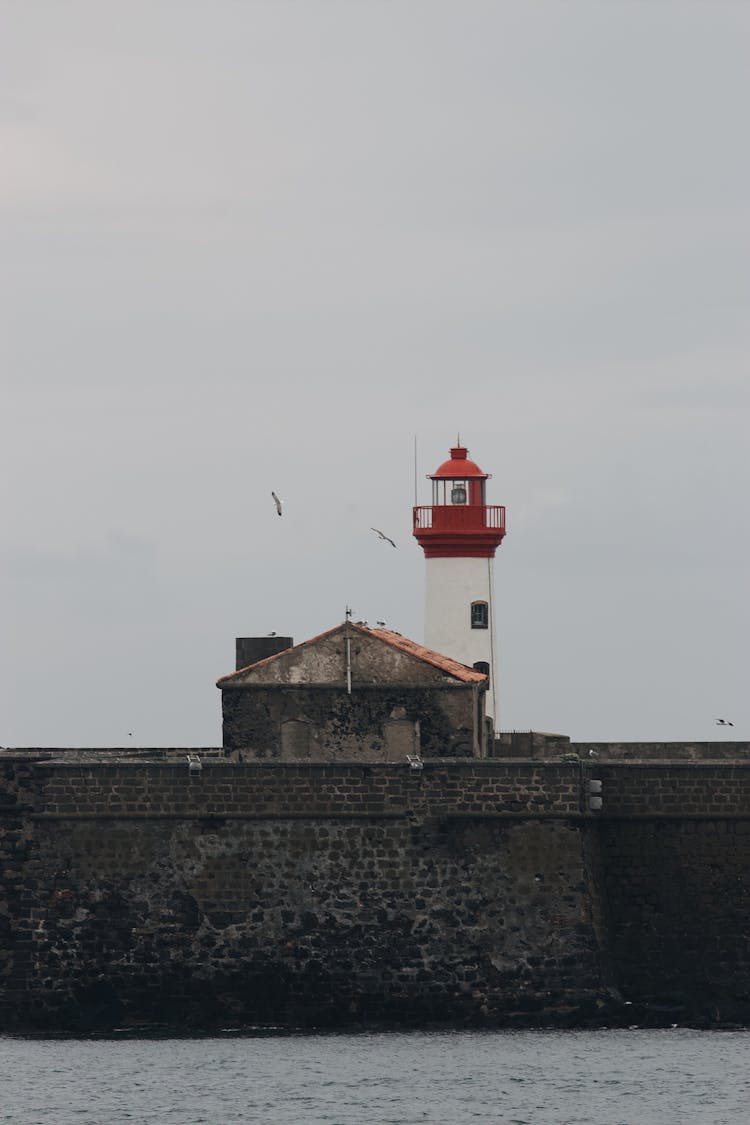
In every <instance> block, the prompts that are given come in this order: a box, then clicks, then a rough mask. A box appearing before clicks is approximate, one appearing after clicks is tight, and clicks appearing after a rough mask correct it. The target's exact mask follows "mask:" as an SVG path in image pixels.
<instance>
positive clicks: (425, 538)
mask: <svg viewBox="0 0 750 1125" xmlns="http://www.w3.org/2000/svg"><path fill="white" fill-rule="evenodd" d="M468 452H469V451H468V449H467V448H466V446H464V445H455V446H454V447H453V448H452V449H451V455H450V458H449V460H447V461H443V463H442V465H440V467H439V468H438V469H437V470H436V472H434V473H429V474H428V476H429V479H430V480H431V481H432V504H431V505H430V506H429V507H415V508H414V536H415V538H416V540H417V542H418V543H419V545H420V547H421V548H422V549H423V551H424V553H425V557H426V558H428V559H430V558H492V557H493V556H494V554H495V551H496V550H497V548H498V547H499V546H500V544H501V543H502V541H503V536H504V535H505V508H503V507H501V506H500V505H497V504H486V503H485V482H486V481H487V480H489V478H490V474H489V473H483V472H482V470H481V469H480V468H479V466H478V465H477V464H476V463H475V462H474V461H470V460H469V458H468Z"/></svg>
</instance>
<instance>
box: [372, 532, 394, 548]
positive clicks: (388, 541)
mask: <svg viewBox="0 0 750 1125" xmlns="http://www.w3.org/2000/svg"><path fill="white" fill-rule="evenodd" d="M370 531H374V532H375V534H376V535H379V536H380V538H381V539H384V540H385V541H386V543H390V545H391V546H392V547H395V546H396V544H395V543H394V542H393V540H392V539H389V538H388V536H387V535H384V534H383V532H382V531H380V530H379V528H377V527H371V528H370Z"/></svg>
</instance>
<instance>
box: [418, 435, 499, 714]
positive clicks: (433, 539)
mask: <svg viewBox="0 0 750 1125" xmlns="http://www.w3.org/2000/svg"><path fill="white" fill-rule="evenodd" d="M490 475H491V474H489V473H484V472H482V470H481V469H480V468H479V466H478V465H477V464H476V463H475V462H474V461H470V460H469V451H468V449H467V448H466V447H465V446H463V445H461V444H460V439H459V444H457V445H455V446H454V447H453V448H452V449H451V451H450V457H449V459H448V460H447V461H444V462H443V463H442V465H441V466H440V467H439V468H438V469H437V470H436V471H435V472H434V473H430V474H428V479H429V480H431V481H432V504H430V505H428V506H415V508H414V536H415V538H416V540H417V542H418V543H419V545H420V547H421V548H422V550H423V551H424V555H425V560H426V583H425V625H424V639H425V644H426V645H427V646H428V648H431V649H434V650H435V651H436V652H442V653H445V655H446V656H452V657H453V658H454V660H459V661H461V663H462V664H468V665H470V666H472V667H474V668H476V669H477V671H480V672H484V673H485V675H487V676H489V680H490V683H489V690H488V692H487V707H486V713H487V716H488V717H491V718H492V719H493V720H494V721H495V722H496V721H497V685H496V677H495V597H494V560H495V551H496V550H497V548H498V547H499V546H500V544H501V543H502V541H503V537H504V535H505V508H504V507H502V506H501V505H499V504H488V503H487V497H486V484H487V481H488V480H489V478H490Z"/></svg>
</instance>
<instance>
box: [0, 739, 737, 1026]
mask: <svg viewBox="0 0 750 1125" xmlns="http://www.w3.org/2000/svg"><path fill="white" fill-rule="evenodd" d="M181 757H183V759H184V755H181ZM202 765H203V768H202V770H201V772H200V773H197V774H195V773H190V772H189V771H188V768H187V763H186V762H185V761H184V760H179V759H175V760H172V761H169V760H161V761H151V762H148V763H144V762H137V761H130V762H128V761H122V760H112V757H111V756H107V755H104V754H99V755H98V757H97V755H94V754H89V755H86V754H85V753H83V752H77V753H75V754H74V755H73V760H64V759H62V760H61V759H49V758H45V757H43V756H40V755H37V756H36V757H35V756H32V755H27V756H24V755H18V756H15V757H14V756H12V755H11V756H8V755H5V754H4V755H2V756H0V871H2V876H3V879H2V884H1V888H2V889H0V1027H5V1028H13V1027H23V1028H30V1027H31V1028H33V1027H39V1028H44V1029H50V1028H54V1029H72V1030H78V1031H80V1030H87V1029H94V1028H97V1027H101V1028H106V1027H111V1026H113V1025H122V1024H124V1025H131V1026H132V1025H139V1024H142V1023H159V1022H161V1023H165V1024H168V1025H169V1026H190V1025H192V1026H196V1027H197V1026H200V1027H215V1026H230V1025H247V1024H253V1023H256V1024H257V1023H260V1024H267V1023H272V1024H276V1025H285V1026H289V1025H296V1026H343V1025H352V1024H354V1025H357V1024H360V1025H368V1024H392V1025H398V1026H406V1025H415V1024H419V1025H424V1024H425V1023H448V1024H452V1025H472V1026H473V1025H490V1026H525V1025H535V1026H546V1025H550V1024H554V1025H558V1026H581V1025H587V1024H597V1023H602V1022H607V1023H618V1022H625V1023H635V1022H639V1023H641V1022H645V1023H649V1022H650V1023H660V1022H675V1021H677V1020H680V1021H689V1022H697V1023H710V1022H711V1021H714V1022H719V1021H722V1020H723V1021H727V1020H737V1021H747V1020H748V1019H750V975H749V974H750V970H749V968H748V959H749V952H748V938H747V934H748V933H750V901H749V894H748V890H747V888H746V885H745V883H746V879H745V872H746V870H747V865H748V861H750V788H749V785H750V763H748V764H746V763H744V762H733V763H721V762H713V763H701V764H698V765H692V764H687V763H665V764H662V765H661V766H658V765H656V764H651V765H649V764H644V763H638V764H630V763H627V762H625V763H599V762H591V763H576V762H554V763H544V762H538V761H519V760H507V761H497V760H489V761H477V760H468V759H457V760H446V759H434V760H432V761H425V763H424V768H423V769H422V770H411V769H410V768H409V766H408V764H407V763H403V764H394V763H385V762H374V763H373V762H371V763H364V762H351V763H335V764H334V763H326V764H323V763H314V762H300V763H290V762H270V761H265V762H261V761H255V762H248V763H229V762H227V761H226V760H225V759H222V758H219V757H211V756H210V755H205V756H204V757H203V762H202ZM592 778H593V779H595V780H601V782H602V799H603V807H602V811H601V812H597V813H592V812H590V811H589V810H588V797H587V792H588V781H589V780H591V779H592ZM691 981H692V982H694V987H693V986H692V985H691Z"/></svg>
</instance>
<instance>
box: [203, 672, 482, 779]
mask: <svg viewBox="0 0 750 1125" xmlns="http://www.w3.org/2000/svg"><path fill="white" fill-rule="evenodd" d="M222 711H223V729H224V737H223V740H224V746H225V747H226V748H227V749H228V750H229V751H239V752H241V754H242V756H243V757H244V758H247V757H253V758H285V759H297V758H310V759H313V760H317V761H333V760H342V759H343V760H347V759H360V760H362V761H372V760H373V759H378V758H380V759H385V760H390V761H399V762H403V761H405V758H406V755H407V754H421V755H422V756H423V757H449V758H453V757H481V756H483V747H482V741H483V738H484V729H483V725H482V723H481V721H480V716H479V692H478V688H477V686H476V685H475V684H467V685H458V684H448V685H442V684H439V683H436V684H434V685H430V686H421V687H415V686H413V685H409V684H401V685H399V684H383V685H377V686H375V685H361V684H360V685H358V686H357V688H356V689H355V690H354V691H353V692H352V694H351V695H347V693H346V691H345V690H342V688H341V687H340V686H338V685H337V686H334V687H325V686H320V685H318V684H314V685H310V686H299V685H293V684H283V685H271V686H266V685H263V686H257V685H254V686H249V685H241V686H238V687H234V688H229V687H227V688H225V689H224V690H223V691H222Z"/></svg>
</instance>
